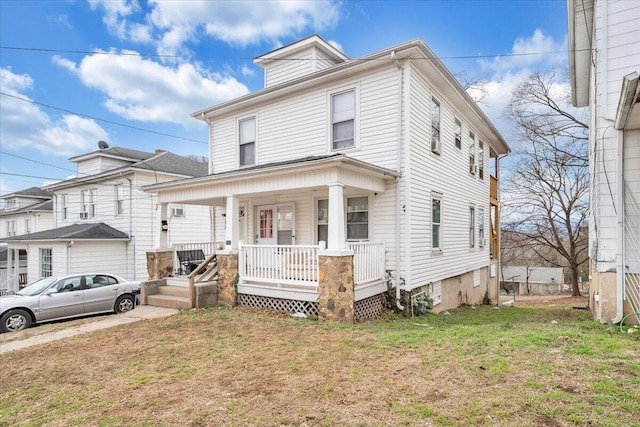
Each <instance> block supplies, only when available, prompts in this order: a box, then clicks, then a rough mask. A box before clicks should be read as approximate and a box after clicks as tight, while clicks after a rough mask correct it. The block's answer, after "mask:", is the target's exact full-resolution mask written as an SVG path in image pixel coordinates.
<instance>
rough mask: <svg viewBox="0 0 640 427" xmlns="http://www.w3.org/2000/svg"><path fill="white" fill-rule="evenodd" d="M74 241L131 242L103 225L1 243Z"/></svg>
mask: <svg viewBox="0 0 640 427" xmlns="http://www.w3.org/2000/svg"><path fill="white" fill-rule="evenodd" d="M45 240H46V241H52V240H55V241H65V242H66V241H72V240H129V236H128V235H127V234H126V233H123V232H122V231H120V230H116V229H115V228H113V227H111V226H109V225H107V224H105V223H103V222H96V223H88V224H73V225H68V226H66V227H60V228H52V229H50V230H44V231H39V232H36V233H29V234H23V235H21V236H11V237H4V238H2V239H0V242H8V243H9V242H34V241H45Z"/></svg>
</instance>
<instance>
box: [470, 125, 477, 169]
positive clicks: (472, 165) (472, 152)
mask: <svg viewBox="0 0 640 427" xmlns="http://www.w3.org/2000/svg"><path fill="white" fill-rule="evenodd" d="M469 173H470V174H472V175H475V173H476V136H475V135H474V134H473V132H469Z"/></svg>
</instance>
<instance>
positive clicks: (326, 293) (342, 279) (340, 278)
mask: <svg viewBox="0 0 640 427" xmlns="http://www.w3.org/2000/svg"><path fill="white" fill-rule="evenodd" d="M319 276H320V283H319V286H318V294H319V296H318V302H319V313H318V318H319V319H320V320H328V321H334V322H335V321H337V322H345V323H353V322H354V321H355V315H354V303H355V293H354V285H353V255H347V256H324V255H320V262H319Z"/></svg>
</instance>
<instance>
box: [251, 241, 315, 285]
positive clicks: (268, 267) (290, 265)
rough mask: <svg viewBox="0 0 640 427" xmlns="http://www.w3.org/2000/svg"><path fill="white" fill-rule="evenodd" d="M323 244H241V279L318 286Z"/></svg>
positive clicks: (273, 283)
mask: <svg viewBox="0 0 640 427" xmlns="http://www.w3.org/2000/svg"><path fill="white" fill-rule="evenodd" d="M319 250H320V246H319V245H310V246H289V245H241V246H240V250H239V260H238V270H239V279H240V283H243V284H244V283H247V282H254V283H265V284H272V285H277V286H278V287H281V286H282V285H285V286H286V285H294V286H297V287H302V288H307V289H309V290H317V287H318V281H319V277H318V251H319Z"/></svg>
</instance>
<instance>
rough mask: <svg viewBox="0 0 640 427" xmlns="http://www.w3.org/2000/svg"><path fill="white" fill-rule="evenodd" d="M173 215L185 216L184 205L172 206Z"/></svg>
mask: <svg viewBox="0 0 640 427" xmlns="http://www.w3.org/2000/svg"><path fill="white" fill-rule="evenodd" d="M171 216H184V205H175V206H174V207H172V208H171Z"/></svg>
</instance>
